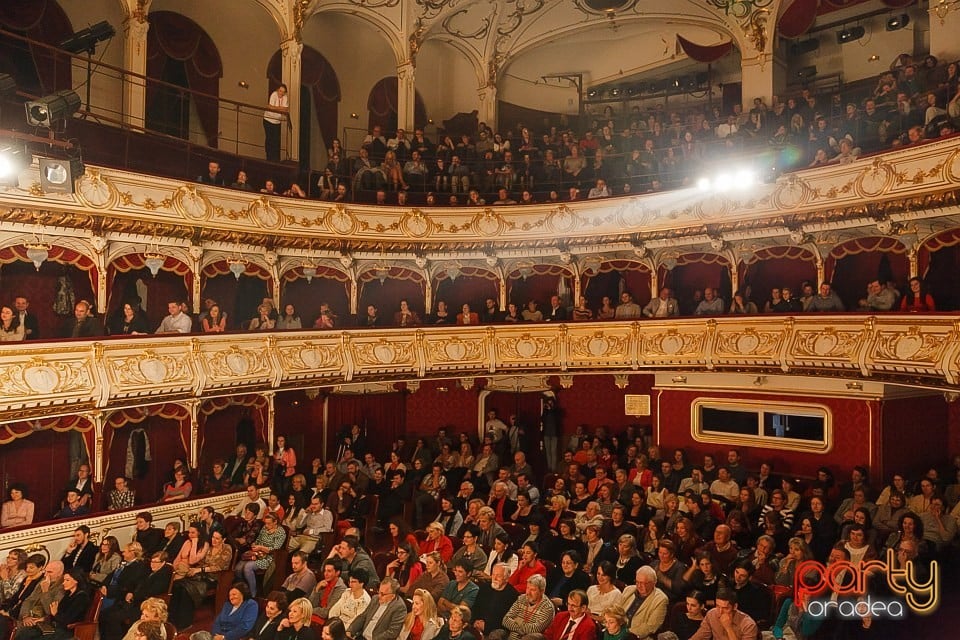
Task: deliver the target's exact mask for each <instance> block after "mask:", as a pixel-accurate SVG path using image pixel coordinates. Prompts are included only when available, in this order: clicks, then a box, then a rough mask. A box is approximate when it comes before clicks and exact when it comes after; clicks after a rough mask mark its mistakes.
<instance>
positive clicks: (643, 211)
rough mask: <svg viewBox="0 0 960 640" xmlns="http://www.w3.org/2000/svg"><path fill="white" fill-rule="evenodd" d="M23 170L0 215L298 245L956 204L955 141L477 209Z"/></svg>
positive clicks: (753, 226) (517, 240)
mask: <svg viewBox="0 0 960 640" xmlns="http://www.w3.org/2000/svg"><path fill="white" fill-rule="evenodd" d="M25 175H27V176H28V177H27V179H26V182H25V186H24V187H23V188H6V189H4V188H0V220H3V221H4V222H7V223H12V222H19V223H22V224H24V225H42V226H58V227H66V228H78V229H85V230H89V229H92V230H94V231H97V232H99V233H101V234H103V233H108V232H118V233H128V234H140V235H143V236H147V237H151V236H154V235H164V236H172V237H176V238H189V239H191V240H193V241H194V243H199V242H223V243H226V244H231V243H237V242H240V241H244V242H247V243H249V244H261V245H265V246H271V247H296V248H301V249H319V248H334V247H338V248H341V249H343V248H347V249H354V248H361V247H370V246H391V247H408V248H409V249H413V250H416V249H421V250H426V249H430V248H436V249H438V250H450V249H456V248H459V247H471V248H477V247H489V246H491V244H492V245H494V246H498V247H499V246H511V245H515V246H524V245H527V246H536V245H537V244H543V243H546V244H550V243H552V242H554V241H555V238H556V237H559V236H562V237H563V238H564V240H565V242H566V243H568V245H569V246H577V245H586V244H593V243H596V242H623V243H631V242H636V241H643V242H646V243H647V244H648V245H650V242H651V241H655V240H658V239H662V240H667V239H670V240H672V241H673V242H677V241H678V239H681V238H685V237H686V238H693V237H695V236H700V235H703V234H708V233H712V234H716V233H720V232H722V233H725V234H726V233H729V232H731V231H739V232H747V231H749V230H762V229H766V230H767V232H766V233H767V235H770V234H771V233H773V234H781V235H782V234H784V231H783V229H784V227H787V228H790V229H796V228H799V227H803V228H805V229H806V230H807V232H808V233H809V232H812V231H814V230H818V228H819V229H822V228H824V227H825V226H829V225H831V224H847V225H848V226H849V223H850V221H851V220H857V219H861V218H862V219H866V220H872V219H874V218H877V216H880V217H886V218H891V219H892V218H896V217H917V216H919V217H938V216H943V215H947V214H949V213H951V211H950V210H949V209H946V210H945V208H949V207H952V206H954V205H955V204H956V198H955V193H954V192H955V191H956V190H957V189H960V139H957V138H954V139H950V140H944V141H940V142H934V143H931V144H927V145H921V146H917V147H911V148H907V149H902V150H899V151H896V152H891V153H887V154H883V155H881V156H875V157H873V158H869V159H865V160H862V161H860V162H855V163H851V164H847V165H836V166H830V167H827V168H821V169H810V170H806V171H800V172H796V173H793V174H789V175H787V176H784V177H783V178H781V179H780V180H778V181H777V183H776V184H769V185H761V186H758V187H757V188H756V189H754V190H753V191H751V192H748V193H746V194H743V195H733V194H725V195H724V194H710V195H704V194H702V193H700V192H698V191H696V190H695V189H685V190H678V191H672V192H666V193H660V194H651V195H643V196H634V197H630V198H611V199H602V200H588V201H582V202H576V203H570V204H564V205H561V206H550V205H535V206H530V207H495V208H487V209H484V210H482V211H479V212H478V211H477V210H476V209H472V208H435V209H426V208H424V209H420V208H414V209H409V210H405V211H404V210H399V211H398V209H397V208H396V207H375V206H364V205H346V206H344V205H335V206H331V205H330V204H328V203H324V202H316V201H305V200H296V199H288V198H270V197H266V196H262V195H261V194H248V193H245V192H240V191H233V190H230V189H219V188H215V187H206V186H203V185H196V184H183V183H178V182H176V181H173V180H170V179H165V178H159V177H151V176H144V175H140V174H135V173H128V172H123V171H116V170H112V169H104V168H96V167H94V168H91V169H89V170H88V172H87V174H86V175H85V176H84V177H83V178H82V179H81V180H80V181H79V182H78V193H77V194H76V195H74V196H67V197H64V196H59V197H58V196H47V195H44V194H42V193H34V192H32V190H31V188H30V186H31V185H32V182H33V181H34V180H37V181H38V180H39V176H38V175H37V169H36V168H34V169H33V170H32V172H29V173H28V174H25ZM870 224H873V223H872V222H871V223H870ZM760 235H763V234H762V233H761V234H760ZM699 241H700V240H697V242H699ZM688 243H689V241H688ZM681 244H682V242H681Z"/></svg>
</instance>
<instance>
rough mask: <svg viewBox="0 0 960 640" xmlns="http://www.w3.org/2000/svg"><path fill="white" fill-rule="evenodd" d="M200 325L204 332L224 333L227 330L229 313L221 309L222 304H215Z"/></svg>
mask: <svg viewBox="0 0 960 640" xmlns="http://www.w3.org/2000/svg"><path fill="white" fill-rule="evenodd" d="M200 325H201V328H202V329H203V332H204V333H223V332H224V331H226V330H227V314H225V313H224V312H223V311H222V310H221V309H220V305H218V304H214V305H212V306H211V307H210V308H209V309H208V310H207V315H206V316H205V317H204V318H203V321H202V322H201V323H200Z"/></svg>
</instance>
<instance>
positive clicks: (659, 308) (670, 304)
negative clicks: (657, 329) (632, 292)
mask: <svg viewBox="0 0 960 640" xmlns="http://www.w3.org/2000/svg"><path fill="white" fill-rule="evenodd" d="M671 293H672V292H671V291H670V289H669V288H668V287H663V288H662V289H660V295H659V296H657V297H656V298H653V299H652V300H650V302H648V303H647V306H645V307H644V308H643V315H644V316H645V317H647V318H673V317H676V316H679V315H680V304H679V303H678V302H677V299H676V298H674V297H673V296H672V295H671Z"/></svg>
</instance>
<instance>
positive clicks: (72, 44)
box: [60, 20, 117, 54]
mask: <svg viewBox="0 0 960 640" xmlns="http://www.w3.org/2000/svg"><path fill="white" fill-rule="evenodd" d="M116 33H117V31H116V29H114V28H113V25H111V24H110V23H109V22H107V21H106V20H103V21H102V22H98V23H97V24H95V25H93V26H90V27H87V28H86V29H81V30H80V31H77V32H76V33H75V34H73V35H72V36H70V37H69V38H67V39H66V40H64V41H63V42H61V43H60V48H61V49H64V50H65V51H69V52H70V53H83V52H84V51H86V52H88V53H90V54H92V53H93V52H94V50H95V49H96V47H97V43H98V42H103V41H104V40H109V39H110V38H112V37H113V36H114V35H116Z"/></svg>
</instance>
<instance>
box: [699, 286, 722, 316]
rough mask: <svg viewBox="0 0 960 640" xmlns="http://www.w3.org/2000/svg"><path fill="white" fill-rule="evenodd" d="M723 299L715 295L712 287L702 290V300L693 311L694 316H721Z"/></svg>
mask: <svg viewBox="0 0 960 640" xmlns="http://www.w3.org/2000/svg"><path fill="white" fill-rule="evenodd" d="M723 312H724V308H723V299H722V298H720V297H719V296H718V295H717V292H716V290H715V289H713V287H705V288H704V289H703V300H701V301H700V304H698V305H697V308H696V309H694V310H693V315H695V316H720V315H723Z"/></svg>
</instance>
